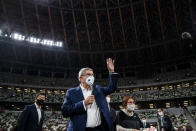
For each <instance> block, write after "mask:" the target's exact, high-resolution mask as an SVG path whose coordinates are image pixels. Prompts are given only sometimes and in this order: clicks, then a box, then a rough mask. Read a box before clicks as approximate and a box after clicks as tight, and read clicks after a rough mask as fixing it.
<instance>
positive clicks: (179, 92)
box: [0, 84, 196, 103]
mask: <svg viewBox="0 0 196 131" xmlns="http://www.w3.org/2000/svg"><path fill="white" fill-rule="evenodd" d="M176 85H177V84H176ZM195 86H196V85H195V84H192V85H189V86H187V87H182V88H176V87H175V88H173V89H165V90H161V89H153V90H138V91H135V92H133V91H131V90H128V91H126V90H124V91H116V92H114V93H112V94H111V98H112V99H111V102H113V103H115V102H121V99H122V97H123V96H125V95H130V96H133V97H134V98H135V99H137V101H151V100H165V99H174V98H182V97H183V98H184V97H194V96H196V88H195ZM40 90H41V91H43V92H45V95H46V97H47V98H48V99H47V100H46V103H61V102H62V101H63V99H64V95H65V93H66V90H65V89H62V90H57V89H50V90H49V89H36V88H17V87H15V88H14V87H5V88H0V94H1V95H0V101H8V102H13V101H14V102H21V101H23V102H33V99H34V97H35V94H36V91H40Z"/></svg>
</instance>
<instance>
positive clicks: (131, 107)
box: [127, 104, 135, 111]
mask: <svg viewBox="0 0 196 131" xmlns="http://www.w3.org/2000/svg"><path fill="white" fill-rule="evenodd" d="M127 110H129V111H134V110H135V104H132V105H127Z"/></svg>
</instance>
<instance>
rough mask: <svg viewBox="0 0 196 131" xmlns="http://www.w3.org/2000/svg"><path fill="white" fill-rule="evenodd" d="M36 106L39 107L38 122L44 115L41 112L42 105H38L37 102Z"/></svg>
mask: <svg viewBox="0 0 196 131" xmlns="http://www.w3.org/2000/svg"><path fill="white" fill-rule="evenodd" d="M35 106H36V109H37V114H38V123H39V122H40V120H41V117H42V113H41V107H39V106H38V105H37V103H36V102H35Z"/></svg>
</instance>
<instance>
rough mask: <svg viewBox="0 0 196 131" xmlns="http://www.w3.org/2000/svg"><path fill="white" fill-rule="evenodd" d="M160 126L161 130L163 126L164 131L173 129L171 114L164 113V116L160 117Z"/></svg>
mask: <svg viewBox="0 0 196 131" xmlns="http://www.w3.org/2000/svg"><path fill="white" fill-rule="evenodd" d="M158 123H159V128H160V130H161V129H162V128H163V129H164V131H173V126H172V122H171V120H170V118H169V116H167V115H164V116H163V117H162V118H161V117H159V118H158Z"/></svg>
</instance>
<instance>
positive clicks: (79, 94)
mask: <svg viewBox="0 0 196 131" xmlns="http://www.w3.org/2000/svg"><path fill="white" fill-rule="evenodd" d="M75 95H76V97H78V99H79V100H80V101H82V100H84V95H83V93H82V89H81V87H80V86H78V87H77V88H76V92H75Z"/></svg>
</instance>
